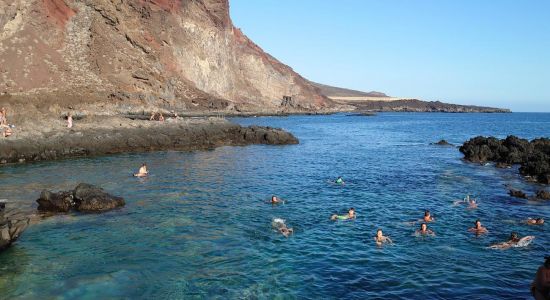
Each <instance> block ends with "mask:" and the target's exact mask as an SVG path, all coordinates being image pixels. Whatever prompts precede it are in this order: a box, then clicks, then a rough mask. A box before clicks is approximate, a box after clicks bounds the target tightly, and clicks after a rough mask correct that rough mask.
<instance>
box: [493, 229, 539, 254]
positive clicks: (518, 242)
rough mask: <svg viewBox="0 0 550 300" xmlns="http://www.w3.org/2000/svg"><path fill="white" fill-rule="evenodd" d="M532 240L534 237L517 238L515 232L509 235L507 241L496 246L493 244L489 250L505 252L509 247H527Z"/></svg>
mask: <svg viewBox="0 0 550 300" xmlns="http://www.w3.org/2000/svg"><path fill="white" fill-rule="evenodd" d="M534 238H535V237H534V236H524V237H522V238H519V236H518V234H517V233H516V232H512V233H511V234H510V238H508V241H506V242H502V243H498V244H493V245H491V246H489V248H491V249H500V250H506V249H508V248H511V247H520V246H527V245H528V244H529V243H530V242H531V241H532V240H533V239H534Z"/></svg>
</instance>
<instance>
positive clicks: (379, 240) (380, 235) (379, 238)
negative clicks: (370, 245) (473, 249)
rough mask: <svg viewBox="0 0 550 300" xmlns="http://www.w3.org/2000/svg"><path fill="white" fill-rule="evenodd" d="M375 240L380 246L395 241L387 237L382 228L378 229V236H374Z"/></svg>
mask: <svg viewBox="0 0 550 300" xmlns="http://www.w3.org/2000/svg"><path fill="white" fill-rule="evenodd" d="M374 241H375V242H376V244H377V245H378V246H382V244H386V243H387V244H393V241H392V240H391V239H390V238H389V237H387V236H384V234H383V233H382V229H380V228H379V229H378V230H377V231H376V236H375V237H374Z"/></svg>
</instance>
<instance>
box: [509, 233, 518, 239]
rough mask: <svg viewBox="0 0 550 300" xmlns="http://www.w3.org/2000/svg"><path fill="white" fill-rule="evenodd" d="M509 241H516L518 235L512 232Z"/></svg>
mask: <svg viewBox="0 0 550 300" xmlns="http://www.w3.org/2000/svg"><path fill="white" fill-rule="evenodd" d="M510 239H511V240H517V239H518V233H517V232H512V233H511V234H510Z"/></svg>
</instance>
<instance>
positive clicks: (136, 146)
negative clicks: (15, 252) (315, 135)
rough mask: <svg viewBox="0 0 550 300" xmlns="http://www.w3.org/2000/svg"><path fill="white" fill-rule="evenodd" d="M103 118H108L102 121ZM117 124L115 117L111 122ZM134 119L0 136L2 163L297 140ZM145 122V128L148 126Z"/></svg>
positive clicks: (268, 132)
mask: <svg viewBox="0 0 550 300" xmlns="http://www.w3.org/2000/svg"><path fill="white" fill-rule="evenodd" d="M105 122H107V121H105ZM113 122H115V121H113ZM151 123H152V122H149V121H138V122H136V123H135V124H134V125H135V127H126V128H122V127H118V128H117V127H115V126H117V125H118V121H117V122H116V124H117V125H115V126H113V127H112V128H108V129H100V128H97V129H87V130H81V131H72V132H70V133H67V134H63V135H56V136H46V137H40V138H38V137H32V138H31V137H29V138H27V139H19V140H0V166H2V164H3V163H4V164H5V163H23V162H31V161H42V160H57V159H63V158H71V157H85V156H97V155H105V154H114V153H125V152H148V151H159V150H204V149H213V148H216V147H220V146H245V145H251V144H266V145H287V144H288V145H290V144H297V143H298V140H297V139H296V137H294V136H293V135H292V134H291V133H289V132H286V131H284V130H281V129H276V128H270V127H261V126H250V127H242V126H240V125H237V124H233V123H229V122H226V121H212V122H209V121H202V120H201V121H183V120H182V121H175V122H168V121H167V122H165V123H162V124H161V122H155V123H153V125H150V126H149V124H151ZM148 126H149V127H148ZM46 196H51V197H53V198H52V199H56V201H55V202H52V203H49V202H48V203H47V204H45V205H54V206H55V207H56V208H57V209H60V210H63V209H64V208H65V206H66V200H65V202H63V201H62V200H60V199H59V198H60V197H64V195H59V194H55V193H51V194H46Z"/></svg>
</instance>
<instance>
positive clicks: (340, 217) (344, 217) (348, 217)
mask: <svg viewBox="0 0 550 300" xmlns="http://www.w3.org/2000/svg"><path fill="white" fill-rule="evenodd" d="M330 219H331V220H332V221H336V220H352V219H355V209H354V208H353V207H352V208H350V209H349V210H348V213H347V214H346V215H332V216H331V217H330Z"/></svg>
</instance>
